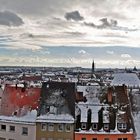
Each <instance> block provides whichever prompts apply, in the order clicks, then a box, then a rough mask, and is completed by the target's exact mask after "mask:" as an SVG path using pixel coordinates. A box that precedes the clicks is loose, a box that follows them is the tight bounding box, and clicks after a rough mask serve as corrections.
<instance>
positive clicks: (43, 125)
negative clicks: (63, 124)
mask: <svg viewBox="0 0 140 140" xmlns="http://www.w3.org/2000/svg"><path fill="white" fill-rule="evenodd" d="M41 130H42V131H46V130H47V125H46V123H42V124H41Z"/></svg>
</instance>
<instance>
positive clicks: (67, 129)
mask: <svg viewBox="0 0 140 140" xmlns="http://www.w3.org/2000/svg"><path fill="white" fill-rule="evenodd" d="M65 129H66V132H70V131H71V125H70V124H65Z"/></svg>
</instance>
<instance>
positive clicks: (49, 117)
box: [36, 113, 74, 123]
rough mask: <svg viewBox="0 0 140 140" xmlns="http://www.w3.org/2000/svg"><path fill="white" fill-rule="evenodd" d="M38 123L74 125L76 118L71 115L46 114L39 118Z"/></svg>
mask: <svg viewBox="0 0 140 140" xmlns="http://www.w3.org/2000/svg"><path fill="white" fill-rule="evenodd" d="M36 122H50V123H74V118H73V117H72V116H71V115H70V114H50V113H49V114H45V115H40V116H39V117H37V120H36Z"/></svg>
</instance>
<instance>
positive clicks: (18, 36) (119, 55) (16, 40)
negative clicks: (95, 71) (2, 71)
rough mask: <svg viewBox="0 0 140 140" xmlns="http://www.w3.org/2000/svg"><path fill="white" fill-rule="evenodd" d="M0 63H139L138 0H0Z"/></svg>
mask: <svg viewBox="0 0 140 140" xmlns="http://www.w3.org/2000/svg"><path fill="white" fill-rule="evenodd" d="M0 9H1V11H0V32H1V35H0V65H1V66H7V65H11V66H66V67H68V66H81V67H91V64H92V61H93V59H94V60H95V63H96V66H97V67H99V68H125V67H134V66H136V67H138V68H140V56H139V54H138V52H139V50H140V47H139V45H140V43H139V40H140V36H139V35H140V25H139V21H140V19H139V15H140V2H139V1H138V0H133V1H132V0H127V1H123V0H117V1H115V0H112V1H109V0H91V1H90V2H87V1H84V0H80V1H79V0H71V1H69V0H60V1H57V0H40V1H38V0H25V1H21V0H12V1H9V0H0Z"/></svg>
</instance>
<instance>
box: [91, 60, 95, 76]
mask: <svg viewBox="0 0 140 140" xmlns="http://www.w3.org/2000/svg"><path fill="white" fill-rule="evenodd" d="M94 72H95V64H94V60H93V62H92V74H93V73H94Z"/></svg>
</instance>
